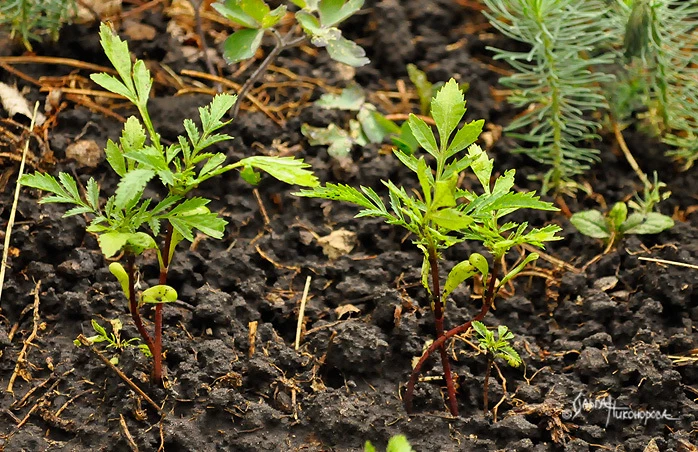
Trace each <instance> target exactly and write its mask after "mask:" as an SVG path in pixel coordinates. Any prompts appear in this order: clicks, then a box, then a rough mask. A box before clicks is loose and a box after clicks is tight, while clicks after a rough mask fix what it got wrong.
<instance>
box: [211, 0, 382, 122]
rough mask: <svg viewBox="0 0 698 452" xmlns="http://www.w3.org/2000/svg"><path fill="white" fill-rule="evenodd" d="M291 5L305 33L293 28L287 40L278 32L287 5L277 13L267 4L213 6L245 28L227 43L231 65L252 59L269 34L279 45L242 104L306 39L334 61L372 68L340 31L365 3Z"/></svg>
mask: <svg viewBox="0 0 698 452" xmlns="http://www.w3.org/2000/svg"><path fill="white" fill-rule="evenodd" d="M291 3H293V4H294V5H295V6H296V7H298V8H300V9H299V10H298V11H295V12H294V13H293V17H294V19H295V21H296V22H297V23H298V24H299V25H300V28H302V30H303V33H302V34H301V33H299V32H298V31H297V30H296V28H297V27H293V28H291V30H290V31H289V32H288V33H287V34H286V35H284V36H282V35H281V33H279V31H278V30H277V29H276V28H275V27H276V25H277V24H278V23H279V21H280V20H281V18H282V17H284V15H285V14H286V12H287V11H288V7H287V6H286V5H284V4H282V5H280V6H278V7H276V8H275V9H273V10H272V9H271V8H270V7H269V5H268V4H267V3H266V2H265V1H264V0H225V1H223V0H220V1H219V2H217V3H214V4H213V7H214V8H215V9H216V11H218V12H219V13H220V14H221V15H222V16H223V17H225V18H226V19H228V20H230V21H232V22H233V23H235V24H237V25H239V26H240V27H242V28H241V29H240V30H237V31H235V32H234V33H233V34H232V35H230V37H228V39H226V41H225V44H224V48H223V56H224V57H225V58H226V60H227V61H228V63H230V64H233V63H238V62H240V61H243V60H247V59H250V58H252V57H253V56H254V54H255V52H257V49H258V48H259V47H260V45H261V44H262V38H263V37H264V35H265V34H267V33H269V34H271V35H272V36H273V37H274V39H275V41H276V45H275V46H274V48H273V49H272V50H271V51H270V52H269V54H268V55H267V57H266V58H265V59H264V61H263V62H262V63H261V64H260V65H259V67H258V68H257V69H256V70H255V71H254V73H253V74H252V75H251V76H250V77H249V78H248V79H247V81H246V82H245V84H244V85H243V86H242V88H241V89H240V91H239V92H238V100H239V101H242V100H243V99H244V98H245V97H246V96H247V93H248V91H249V90H250V89H251V88H252V86H253V85H254V83H255V82H256V81H257V80H258V79H259V77H260V76H261V75H262V74H263V73H264V71H265V70H266V69H267V67H268V66H269V65H270V64H271V62H272V61H274V59H275V58H276V57H277V56H278V55H279V54H280V53H281V52H283V51H284V50H286V49H288V48H291V47H294V46H297V45H299V44H301V43H302V42H304V41H305V40H306V39H310V43H311V44H313V45H314V46H316V47H324V48H326V49H327V53H328V54H329V55H330V58H332V59H333V60H335V61H338V62H340V63H344V64H348V65H349V66H363V65H365V64H368V62H369V61H368V58H366V52H365V51H364V49H362V48H361V47H360V46H358V45H357V44H356V43H355V42H353V41H350V40H349V39H347V38H345V37H344V36H342V31H341V30H340V29H339V28H337V26H338V25H339V24H340V23H341V22H343V21H345V20H346V19H348V18H349V17H351V16H352V15H353V14H354V13H356V12H357V11H358V10H359V9H361V7H362V6H363V4H364V0H291ZM239 108H240V107H239V102H238V104H236V105H235V108H234V110H233V117H235V116H236V115H237V112H238V110H239Z"/></svg>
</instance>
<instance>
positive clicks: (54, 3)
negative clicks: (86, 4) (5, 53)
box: [0, 0, 76, 50]
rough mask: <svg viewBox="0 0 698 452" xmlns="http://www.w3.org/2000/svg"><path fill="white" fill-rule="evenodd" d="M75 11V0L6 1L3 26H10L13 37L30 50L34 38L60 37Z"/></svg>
mask: <svg viewBox="0 0 698 452" xmlns="http://www.w3.org/2000/svg"><path fill="white" fill-rule="evenodd" d="M75 14H76V4H75V0H5V1H3V2H2V3H0V27H7V26H9V27H10V34H11V36H12V37H19V38H20V39H21V40H22V43H23V44H24V46H25V47H26V48H27V49H28V50H31V49H32V46H31V41H39V40H41V39H42V38H43V36H45V35H49V36H50V37H51V38H52V39H53V40H56V39H58V32H59V31H60V29H61V27H62V26H63V25H64V24H66V23H68V22H70V20H71V19H72V18H73V17H74V16H75Z"/></svg>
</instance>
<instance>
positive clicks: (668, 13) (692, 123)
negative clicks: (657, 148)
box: [615, 0, 698, 169]
mask: <svg viewBox="0 0 698 452" xmlns="http://www.w3.org/2000/svg"><path fill="white" fill-rule="evenodd" d="M616 1H617V3H618V4H617V8H616V9H615V11H616V12H617V14H620V15H621V16H622V17H624V19H625V22H626V28H625V39H624V46H623V47H624V50H625V56H626V57H627V58H628V60H629V62H630V69H631V71H630V72H631V73H632V74H633V75H635V76H636V77H638V78H639V79H640V80H641V81H642V86H643V87H644V93H643V94H644V103H645V105H646V106H647V107H648V108H649V110H650V112H651V113H654V114H653V116H654V117H655V118H656V119H657V121H654V122H655V123H656V124H658V126H659V127H658V128H659V131H660V133H661V136H662V138H663V140H664V141H665V142H666V143H667V144H669V145H671V146H672V149H671V150H670V151H669V152H668V155H669V156H672V157H675V158H677V159H679V160H680V161H682V163H683V164H684V168H685V169H688V168H690V167H691V166H693V163H694V162H695V161H696V160H697V159H698V82H697V80H698V67H697V66H696V64H695V61H696V57H697V55H698V37H696V34H695V30H696V29H697V28H698V3H696V2H694V1H684V0H633V1H631V2H629V1H627V0H616ZM628 3H629V4H628Z"/></svg>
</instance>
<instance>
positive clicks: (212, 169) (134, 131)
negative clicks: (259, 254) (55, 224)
mask: <svg viewBox="0 0 698 452" xmlns="http://www.w3.org/2000/svg"><path fill="white" fill-rule="evenodd" d="M100 37H101V43H102V47H103V48H104V51H105V53H106V55H107V57H108V58H109V60H110V61H111V63H112V64H113V65H114V68H115V69H116V72H117V73H118V78H117V77H114V76H111V75H108V74H104V73H102V74H93V75H92V80H93V81H94V82H95V83H97V84H98V85H100V86H102V87H103V88H105V89H107V90H109V91H111V92H113V93H116V94H120V95H122V96H124V97H125V98H126V99H128V100H129V101H130V102H131V103H133V104H134V105H135V106H136V107H137V109H138V112H139V114H140V120H139V119H138V118H136V117H135V116H131V117H130V118H128V120H127V121H126V124H125V125H124V130H123V132H122V136H121V139H120V140H119V143H118V144H117V143H116V142H114V141H112V140H109V141H107V148H106V152H105V153H106V158H107V162H108V163H109V165H110V166H111V168H112V169H113V170H114V172H115V173H116V174H117V175H118V176H119V177H120V181H119V183H118V185H117V188H116V191H115V193H114V194H113V195H112V196H110V197H109V198H108V199H107V201H106V203H104V205H102V204H101V202H100V189H99V186H98V185H97V182H96V181H95V180H94V178H90V179H89V180H88V181H87V185H86V189H85V194H84V196H83V195H81V194H80V191H79V190H78V185H77V182H76V180H75V179H74V178H73V177H72V176H70V175H69V174H67V173H60V174H59V176H58V179H56V178H55V177H53V176H51V175H48V174H41V173H34V174H28V175H26V176H24V177H23V178H22V181H21V183H22V184H23V185H26V186H29V187H33V188H38V189H40V190H43V191H46V192H49V193H51V195H52V196H48V197H45V198H43V199H41V200H40V202H41V203H64V204H73V205H75V207H74V208H72V209H70V210H68V211H67V212H66V213H65V215H64V217H66V216H71V215H79V214H89V215H91V216H92V219H91V220H90V224H89V226H88V227H87V231H88V232H91V233H94V234H96V235H97V237H98V241H99V246H100V248H101V250H102V252H103V254H104V256H105V257H106V258H107V259H109V258H112V257H113V256H116V255H118V254H119V253H120V252H122V253H123V256H124V257H125V259H126V268H124V267H123V265H121V264H120V263H119V262H112V263H111V264H110V265H109V270H110V271H111V272H112V274H114V276H115V277H116V278H117V280H118V281H119V283H120V284H121V288H122V290H123V292H124V295H125V296H126V299H127V300H128V303H129V310H130V312H131V317H132V318H133V322H134V324H135V325H136V328H137V329H138V332H139V334H140V335H141V337H142V338H143V341H144V342H145V344H146V345H147V346H148V349H149V350H150V352H151V353H152V355H153V371H152V378H153V380H154V381H155V382H160V381H161V380H162V377H163V371H162V326H163V325H162V310H163V304H164V303H167V302H173V301H176V300H177V292H176V291H175V290H174V289H173V288H172V287H170V286H168V285H167V274H168V270H169V267H170V265H171V263H172V258H173V256H174V251H175V248H176V247H177V245H178V244H179V243H180V242H181V241H183V240H188V241H193V240H194V234H193V230H194V229H196V230H198V231H199V232H200V233H202V234H204V235H206V236H209V237H213V238H218V239H220V238H222V237H223V233H224V231H225V225H226V224H227V222H226V221H225V220H223V219H222V218H220V217H219V216H218V214H217V213H215V212H211V211H210V210H209V209H208V207H206V205H207V204H208V203H209V202H210V201H209V200H208V199H205V198H202V197H196V196H190V193H191V192H192V190H194V189H195V188H197V187H198V185H199V184H201V183H202V182H204V181H206V180H208V179H210V178H212V177H215V176H218V175H221V174H223V173H225V172H227V171H230V170H233V169H239V170H241V176H242V177H243V178H244V179H245V180H247V181H248V182H251V183H256V182H257V181H258V180H259V177H260V176H259V174H258V173H257V172H256V171H255V170H262V171H265V172H267V173H269V174H270V175H271V176H273V177H275V178H277V179H279V180H281V181H283V182H286V183H289V184H298V185H301V186H305V187H313V186H315V185H317V184H318V182H317V179H316V178H315V176H314V175H313V174H312V173H311V172H310V171H309V170H308V169H307V167H308V165H307V164H306V163H303V161H302V160H297V159H294V158H288V157H283V158H279V157H266V156H254V157H247V158H244V159H242V160H239V161H238V162H236V163H231V164H227V165H225V164H224V163H225V160H226V156H225V154H224V153H221V152H210V151H208V149H207V148H209V147H210V146H212V145H215V144H217V143H220V142H224V141H228V140H231V139H232V137H231V136H229V135H225V134H221V133H216V131H217V130H219V129H221V128H222V127H224V126H225V125H227V124H228V123H229V122H230V121H223V120H222V119H223V116H224V115H225V114H226V113H227V112H228V111H229V110H230V109H231V108H232V107H233V105H234V104H235V101H236V96H231V95H229V94H220V95H217V96H216V97H214V98H213V100H212V101H211V104H210V105H208V106H207V107H204V108H199V116H200V123H201V125H200V127H198V126H197V125H196V124H195V123H194V121H192V120H190V119H185V120H184V129H185V131H186V136H179V137H178V140H177V142H176V144H173V145H170V146H167V147H165V146H164V145H163V144H162V143H161V140H160V135H159V134H158V133H157V132H156V131H155V128H154V127H153V123H152V121H151V120H150V115H149V114H148V108H147V103H148V97H149V94H150V89H151V87H152V79H151V77H150V72H149V71H148V69H147V68H146V66H145V63H144V62H143V61H141V60H136V62H135V63H133V64H132V62H131V55H130V53H129V50H128V45H127V44H126V42H124V41H122V40H121V39H119V37H118V36H117V35H116V34H115V33H114V32H113V31H112V30H111V29H110V28H109V26H107V25H105V24H102V26H101V29H100ZM158 182H159V183H160V184H161V185H162V187H163V188H164V190H163V191H164V192H166V195H164V196H163V197H162V198H159V199H153V198H148V197H145V196H144V191H145V189H146V186H148V185H149V184H155V183H158ZM163 226H164V228H163ZM163 229H164V233H161V232H162V230H163ZM146 231H147V232H146ZM158 242H161V243H162V245H160V246H159V245H158ZM146 250H155V252H156V254H157V259H158V263H159V267H160V274H159V284H158V285H155V286H153V287H150V288H147V289H145V290H143V291H142V292H139V291H137V290H136V289H137V287H136V280H137V279H138V278H137V271H138V270H137V267H136V257H137V256H140V255H142V254H143V252H144V251H146ZM146 303H150V304H155V313H154V319H153V323H154V325H153V332H152V333H149V332H148V330H147V328H146V325H145V323H144V321H143V318H142V317H141V313H140V309H141V307H142V305H143V304H146Z"/></svg>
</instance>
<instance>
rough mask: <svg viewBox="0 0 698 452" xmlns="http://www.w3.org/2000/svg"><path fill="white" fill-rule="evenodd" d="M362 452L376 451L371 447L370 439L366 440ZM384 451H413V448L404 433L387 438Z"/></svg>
mask: <svg viewBox="0 0 698 452" xmlns="http://www.w3.org/2000/svg"><path fill="white" fill-rule="evenodd" d="M364 452H376V448H375V447H373V444H371V441H366V444H365V445H364ZM385 452H414V450H413V449H412V446H410V442H409V441H407V437H406V436H405V435H395V436H393V437H392V438H390V440H388V447H387V448H386V449H385Z"/></svg>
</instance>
